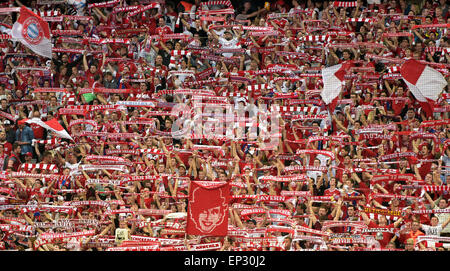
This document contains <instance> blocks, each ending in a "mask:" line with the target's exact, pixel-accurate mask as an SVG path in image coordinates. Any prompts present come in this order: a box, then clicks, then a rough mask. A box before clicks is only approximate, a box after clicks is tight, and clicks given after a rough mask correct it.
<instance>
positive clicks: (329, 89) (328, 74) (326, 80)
mask: <svg viewBox="0 0 450 271" xmlns="http://www.w3.org/2000/svg"><path fill="white" fill-rule="evenodd" d="M341 67H342V64H339V65H334V66H331V67H328V68H324V69H322V78H323V90H322V92H321V93H320V96H322V99H323V101H324V102H325V104H330V103H331V102H332V101H333V100H334V99H335V98H336V97H337V96H339V94H340V93H341V90H342V81H341V80H339V79H338V78H337V77H336V76H335V75H334V74H335V73H336V72H337V71H338V70H339V69H340V68H341Z"/></svg>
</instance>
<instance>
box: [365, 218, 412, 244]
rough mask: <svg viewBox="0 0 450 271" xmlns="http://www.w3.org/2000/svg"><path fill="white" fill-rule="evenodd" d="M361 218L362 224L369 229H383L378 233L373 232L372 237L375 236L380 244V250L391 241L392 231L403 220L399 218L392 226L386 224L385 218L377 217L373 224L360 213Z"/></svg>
mask: <svg viewBox="0 0 450 271" xmlns="http://www.w3.org/2000/svg"><path fill="white" fill-rule="evenodd" d="M360 214H361V217H362V219H363V221H364V223H365V224H366V225H367V226H369V229H371V228H376V229H384V230H380V231H379V232H374V233H373V234H372V235H374V236H375V239H376V240H378V241H379V242H380V245H381V247H382V248H384V247H386V246H387V245H388V243H389V242H390V241H391V239H392V238H393V236H394V233H393V230H392V229H394V228H397V227H398V226H399V225H400V223H402V221H403V218H399V219H398V220H397V221H395V222H394V223H392V224H389V225H388V224H387V219H386V216H384V215H379V216H378V221H377V222H374V221H373V220H371V219H370V218H369V217H368V216H367V214H366V213H364V212H361V213H360Z"/></svg>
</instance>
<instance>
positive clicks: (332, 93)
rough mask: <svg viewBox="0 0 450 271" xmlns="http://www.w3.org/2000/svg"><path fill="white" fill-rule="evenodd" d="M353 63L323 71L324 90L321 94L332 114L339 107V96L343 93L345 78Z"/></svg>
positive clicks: (345, 63) (347, 62)
mask: <svg viewBox="0 0 450 271" xmlns="http://www.w3.org/2000/svg"><path fill="white" fill-rule="evenodd" d="M353 66H354V65H353V62H352V61H345V62H343V63H341V64H338V65H334V66H331V67H328V68H324V69H322V79H323V89H322V92H321V93H320V96H322V100H323V101H324V102H325V104H326V105H328V108H329V110H330V113H333V111H334V109H335V108H336V105H337V100H338V98H339V94H340V93H341V91H342V84H343V82H344V76H345V74H346V73H347V71H349V70H350V68H351V67H353Z"/></svg>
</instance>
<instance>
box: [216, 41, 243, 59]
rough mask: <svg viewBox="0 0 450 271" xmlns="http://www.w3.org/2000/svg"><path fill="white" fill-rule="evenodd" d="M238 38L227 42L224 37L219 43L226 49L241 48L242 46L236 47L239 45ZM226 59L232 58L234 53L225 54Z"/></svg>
mask: <svg viewBox="0 0 450 271" xmlns="http://www.w3.org/2000/svg"><path fill="white" fill-rule="evenodd" d="M238 42H239V41H238V39H237V38H232V39H231V40H226V39H224V38H222V37H220V38H219V43H220V44H221V45H222V48H224V49H236V48H241V47H240V46H238V45H236V44H237V43H238ZM222 55H223V56H224V57H232V56H233V53H223V54H222Z"/></svg>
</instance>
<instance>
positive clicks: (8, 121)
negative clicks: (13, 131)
mask: <svg viewBox="0 0 450 271" xmlns="http://www.w3.org/2000/svg"><path fill="white" fill-rule="evenodd" d="M3 124H5V125H10V124H11V121H10V120H5V121H4V122H3Z"/></svg>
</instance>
